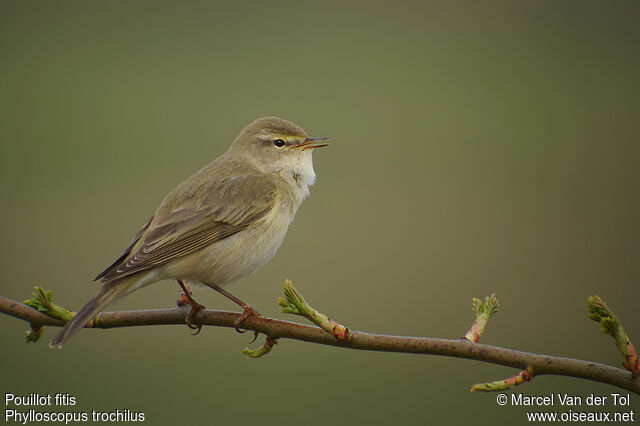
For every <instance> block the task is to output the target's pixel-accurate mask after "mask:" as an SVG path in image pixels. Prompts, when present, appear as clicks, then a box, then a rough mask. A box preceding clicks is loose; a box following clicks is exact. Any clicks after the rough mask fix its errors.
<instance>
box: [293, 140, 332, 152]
mask: <svg viewBox="0 0 640 426" xmlns="http://www.w3.org/2000/svg"><path fill="white" fill-rule="evenodd" d="M330 140H331V139H329V138H305V140H304V141H303V142H302V143H301V144H300V145H298V146H297V147H296V148H299V149H301V150H302V151H306V150H307V149H314V148H322V147H323V146H327V145H329V144H328V143H316V142H317V141H330Z"/></svg>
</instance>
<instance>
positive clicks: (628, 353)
mask: <svg viewBox="0 0 640 426" xmlns="http://www.w3.org/2000/svg"><path fill="white" fill-rule="evenodd" d="M587 309H588V310H589V313H590V315H589V316H588V318H589V319H592V320H594V321H596V322H599V323H600V330H601V331H602V332H603V333H604V334H608V335H609V336H611V337H612V338H613V340H614V341H615V344H616V346H617V347H618V350H619V351H620V353H621V354H622V358H623V359H624V362H623V363H622V366H623V367H624V368H626V369H627V370H629V371H630V372H631V377H633V378H634V379H635V378H638V377H640V358H639V357H638V351H637V350H636V348H635V346H633V343H631V340H630V339H629V336H628V335H627V333H626V332H625V331H624V328H622V324H620V321H618V318H616V316H615V314H614V313H613V311H612V310H611V309H610V308H609V307H608V306H607V304H606V303H604V301H603V300H602V299H601V298H600V296H591V297H589V298H588V299H587Z"/></svg>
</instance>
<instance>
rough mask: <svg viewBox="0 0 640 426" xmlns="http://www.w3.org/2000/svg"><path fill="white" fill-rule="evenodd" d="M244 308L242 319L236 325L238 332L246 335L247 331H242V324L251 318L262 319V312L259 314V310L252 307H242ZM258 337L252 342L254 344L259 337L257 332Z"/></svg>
mask: <svg viewBox="0 0 640 426" xmlns="http://www.w3.org/2000/svg"><path fill="white" fill-rule="evenodd" d="M242 307H243V308H244V311H243V312H242V315H240V318H238V319H237V320H236V321H235V323H234V325H235V328H236V331H237V332H238V333H245V332H246V331H247V330H240V326H241V325H242V323H243V322H244V320H246V319H247V318H249V317H261V316H262V314H261V313H260V312H258V310H257V309H256V308H254V307H253V306H251V305H244V306H242ZM255 334H256V336H255V337H254V339H253V340H252V343H253V342H254V341H255V340H256V337H258V332H257V331H256V332H255Z"/></svg>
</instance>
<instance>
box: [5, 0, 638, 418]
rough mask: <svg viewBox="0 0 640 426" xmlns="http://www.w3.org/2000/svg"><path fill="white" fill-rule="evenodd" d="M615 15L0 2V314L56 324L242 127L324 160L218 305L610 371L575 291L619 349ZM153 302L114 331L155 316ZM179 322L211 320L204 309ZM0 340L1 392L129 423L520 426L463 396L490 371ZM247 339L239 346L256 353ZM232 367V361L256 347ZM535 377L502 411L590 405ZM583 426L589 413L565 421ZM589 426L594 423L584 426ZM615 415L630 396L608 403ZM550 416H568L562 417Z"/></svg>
mask: <svg viewBox="0 0 640 426" xmlns="http://www.w3.org/2000/svg"><path fill="white" fill-rule="evenodd" d="M639 11H640V9H639V8H638V4H637V2H584V1H581V2H556V1H546V2H474V1H468V2H451V3H446V2H395V3H393V4H392V3H391V2H383V1H366V2H337V1H336V2H332V1H325V2H314V3H311V2H295V1H291V2H257V1H239V2H225V3H219V2H206V1H202V2H194V1H182V2H161V1H153V2H152V1H137V2H96V1H92V2H80V1H65V2H61V1H48V2H31V1H3V2H2V3H0V54H1V59H2V66H1V67H0V91H1V95H0V114H1V117H2V118H1V120H0V141H1V147H0V162H1V163H0V174H1V179H0V188H1V192H0V193H1V195H2V220H1V221H0V230H1V235H2V238H1V244H2V245H1V249H2V256H1V258H0V259H1V260H0V262H1V266H2V271H3V278H2V280H1V281H2V282H1V284H0V288H1V292H0V294H2V295H4V296H7V297H10V298H13V299H17V300H23V299H25V298H27V297H28V296H29V295H30V293H31V288H32V286H34V285H36V284H38V285H42V286H44V287H45V288H48V289H52V290H53V294H54V300H55V301H57V302H58V303H60V304H62V305H64V306H67V307H69V308H72V309H78V308H79V307H80V306H81V305H82V304H83V303H84V302H85V301H86V300H88V299H89V298H90V297H91V296H92V295H93V294H94V293H95V292H96V284H95V283H91V279H92V278H93V277H94V276H95V275H96V273H97V272H99V271H101V270H102V269H103V268H104V267H105V266H107V265H108V264H110V263H111V262H112V261H113V260H114V259H115V258H116V257H117V256H119V255H120V253H121V251H122V250H123V249H124V248H125V247H126V245H127V244H128V241H129V239H130V238H131V236H132V235H133V234H134V233H135V232H136V231H137V230H138V228H139V226H141V225H142V224H143V223H144V222H145V221H146V219H147V218H148V217H149V216H150V215H151V213H152V212H153V210H154V209H155V208H156V206H157V204H158V203H159V201H160V200H161V199H162V198H163V197H164V195H165V194H166V193H167V192H168V191H169V190H170V189H171V188H172V187H173V186H174V185H175V184H177V183H178V182H180V181H181V180H182V179H184V178H185V177H187V176H188V175H190V174H191V173H192V172H194V171H195V170H197V169H198V168H200V167H201V166H202V165H204V164H206V163H207V162H209V161H210V160H211V159H212V158H214V157H216V156H218V155H219V154H221V153H222V152H224V151H225V150H226V149H227V147H228V146H229V144H230V143H231V141H232V140H233V138H234V137H235V136H236V135H237V133H238V132H239V131H240V130H241V129H242V128H243V127H244V126H245V125H246V124H248V123H249V122H251V121H252V120H254V119H255V118H256V117H259V116H264V115H277V116H281V117H283V118H287V119H289V120H292V121H294V122H296V123H298V124H300V125H301V126H302V127H303V128H305V129H306V130H307V132H308V133H310V134H311V135H314V136H329V137H331V138H332V139H333V143H332V145H331V147H330V148H327V149H325V150H322V151H318V152H316V153H315V158H314V161H315V168H316V172H317V174H318V182H317V184H316V186H315V187H313V188H312V191H311V197H310V198H309V199H308V200H307V201H306V202H305V203H304V204H303V206H302V207H301V209H300V210H299V212H298V215H297V217H296V219H295V221H294V223H293V224H292V226H291V228H290V229H289V234H288V236H287V238H286V240H285V242H284V244H283V246H282V248H281V249H280V251H279V253H278V255H277V256H276V258H275V259H274V260H273V261H272V262H271V263H270V264H268V265H267V266H266V267H264V268H263V269H262V270H261V271H259V272H258V273H257V274H255V275H254V276H251V277H249V278H245V279H244V280H242V281H240V282H238V283H235V284H234V285H232V286H231V287H230V290H231V291H232V292H233V293H234V294H236V295H237V296H238V297H240V298H242V299H244V300H246V301H248V302H250V303H251V304H253V305H254V306H256V307H257V308H258V309H259V310H260V311H262V313H263V314H266V315H270V316H277V317H280V318H285V316H284V315H282V314H280V313H279V308H278V306H277V305H276V303H275V301H276V298H277V297H278V296H279V295H280V293H281V290H282V283H283V281H284V279H285V278H290V279H292V280H293V282H294V284H295V285H296V286H297V287H298V288H299V289H300V290H301V291H302V292H303V294H304V295H305V296H306V297H307V299H308V300H309V301H310V302H311V303H312V304H313V305H314V306H316V307H318V308H319V309H320V310H322V311H324V312H325V313H327V314H329V315H330V316H331V317H332V318H335V319H336V320H338V321H341V322H343V323H345V324H347V325H349V326H351V327H352V328H355V329H361V330H366V331H372V332H379V333H393V334H404V335H419V336H432V337H447V338H458V337H460V336H462V335H463V334H464V332H465V331H466V330H467V328H468V327H469V325H470V324H471V322H472V320H473V315H472V312H471V310H470V307H471V298H472V297H480V296H484V295H488V294H490V293H492V292H496V293H497V294H498V296H499V298H500V300H501V302H502V305H503V308H502V310H501V311H500V312H499V313H498V314H497V316H496V317H494V319H493V320H492V322H491V323H490V324H489V328H488V330H487V332H486V334H485V336H483V339H482V341H483V342H484V343H489V344H496V345H501V346H506V347H511V348H517V349H522V350H527V351H533V352H540V353H548V354H555V355H564V356H570V357H577V358H583V359H589V360H595V361H600V362H605V363H608V364H612V365H616V366H618V365H620V363H621V359H620V358H619V355H618V353H617V352H616V350H615V348H614V346H613V344H612V342H611V341H610V339H609V338H607V337H604V336H602V335H601V334H600V332H599V330H598V327H597V325H596V324H595V323H593V322H590V321H588V320H587V319H586V299H587V297H588V296H590V295H592V294H599V295H600V296H602V297H603V298H604V299H605V300H606V301H607V302H608V304H609V305H610V306H611V307H612V308H613V309H614V310H615V312H616V313H617V314H618V316H619V317H620V318H621V320H622V321H623V324H624V325H625V327H626V329H627V331H628V332H629V333H630V335H631V336H632V338H633V337H634V336H635V339H636V340H637V341H638V342H636V343H640V321H639V319H640V317H639V316H638V315H639V312H638V300H639V298H640V287H639V286H638V265H639V260H640V259H639V258H638V240H639V238H640V225H639V224H638V219H639V218H640V202H639V197H638V195H639V190H638V183H639V182H640V167H639V166H640V162H639V159H640V149H639V148H638V137H637V134H638V130H639V129H638V127H639V122H640V116H639V113H638V106H639V104H638V99H640V84H639V76H640V56H639V55H638V45H639V44H638V43H639V42H640V27H639V26H638V22H639V17H640V13H639ZM178 294H179V291H178V287H177V285H176V284H175V283H173V282H167V283H162V284H157V285H154V286H152V287H150V288H147V289H145V290H142V291H140V292H138V293H136V294H134V295H132V296H130V297H129V298H127V299H125V300H123V301H121V302H120V303H118V304H117V305H116V306H114V308H115V309H145V308H153V307H170V306H173V305H174V303H175V300H176V298H177V296H178ZM196 296H197V298H198V300H199V301H200V302H201V303H203V304H205V305H206V306H207V307H209V308H221V309H235V307H234V306H233V305H232V304H230V303H229V302H228V301H226V300H225V299H224V298H222V297H220V296H219V295H217V294H216V293H214V292H212V291H206V290H200V291H199V292H198V293H197V294H196ZM25 328H26V326H25V324H24V323H21V322H18V321H17V320H13V319H11V318H9V317H5V316H2V317H0V336H2V351H1V354H0V361H1V362H0V371H1V376H2V378H1V380H0V391H2V392H3V393H4V392H13V393H29V392H39V393H47V392H68V393H70V394H72V395H75V396H76V397H77V399H78V403H79V404H78V405H77V406H76V407H74V410H91V409H96V410H105V411H106V410H115V409H116V408H119V409H125V408H128V409H131V410H134V411H144V412H145V413H146V418H147V423H149V424H154V425H165V424H166V425H170V424H194V423H195V422H196V421H203V422H208V423H211V424H213V423H221V424H243V425H244V424H250V423H253V424H268V425H270V424H293V423H305V424H309V425H324V424H349V423H353V422H358V423H367V424H371V425H386V424H389V423H391V422H397V421H399V422H401V423H402V424H425V423H428V422H433V423H435V424H443V423H445V422H446V424H468V423H469V421H470V417H473V418H474V420H473V422H474V424H489V423H491V424H496V423H497V424H507V423H518V424H520V423H525V418H524V412H525V411H526V410H525V409H524V408H522V407H519V408H518V407H498V406H497V404H496V402H495V395H492V394H471V393H469V391H468V390H469V388H470V386H471V385H472V384H473V383H476V382H481V381H491V380H496V379H500V378H505V377H508V376H511V375H513V374H515V373H516V371H515V370H513V369H510V368H506V367H500V366H495V365H489V364H484V363H480V362H474V361H468V360H459V359H452V358H441V357H435V356H415V355H414V356H412V355H403V354H384V353H369V352H358V351H350V350H341V349H336V348H330V347H322V346H319V345H312V344H304V343H300V342H294V341H289V340H283V341H281V342H280V344H279V345H278V346H277V347H276V349H275V351H274V352H272V353H271V354H270V355H269V356H268V357H265V358H263V359H260V360H248V359H246V358H245V357H244V356H243V355H242V354H241V353H240V350H241V349H242V348H243V347H244V346H245V345H246V344H247V340H248V336H247V335H239V334H237V333H235V332H234V331H233V330H228V329H219V328H213V327H208V328H206V329H205V330H203V332H202V333H201V334H200V335H199V336H197V337H191V336H190V334H189V330H188V329H187V328H186V327H182V326H180V327H178V326H172V327H146V328H128V329H118V330H109V331H101V330H92V331H84V332H82V333H80V334H79V335H78V336H77V337H76V338H75V339H73V340H72V341H71V343H70V344H69V345H67V346H66V347H65V348H64V349H63V350H61V351H55V350H51V349H49V348H48V347H47V341H48V340H50V339H51V338H52V336H53V334H54V332H55V330H47V331H46V333H45V337H44V339H43V341H42V342H39V343H37V344H30V345H25V344H24V342H23V341H24V330H25ZM261 341H262V338H261ZM254 346H257V344H254ZM616 391H617V390H616V389H615V388H613V387H610V386H606V385H600V384H596V383H591V382H587V381H583V380H578V379H571V378H563V377H546V376H545V377H539V378H536V379H535V380H534V381H533V382H532V383H530V384H527V385H524V386H522V387H520V388H518V389H517V392H524V393H525V394H528V395H548V394H549V393H551V392H561V393H562V392H569V393H576V394H582V395H588V394H589V393H596V394H604V395H606V394H608V393H610V392H616ZM582 408H583V411H584V410H586V409H587V407H582ZM607 408H608V409H613V407H610V406H609V407H607ZM632 408H635V410H636V418H637V416H638V415H639V414H640V413H638V408H640V403H639V398H638V397H637V396H632ZM565 411H566V410H565Z"/></svg>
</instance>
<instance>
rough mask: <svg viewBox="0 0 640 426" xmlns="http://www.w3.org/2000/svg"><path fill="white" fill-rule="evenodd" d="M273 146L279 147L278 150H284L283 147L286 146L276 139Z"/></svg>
mask: <svg viewBox="0 0 640 426" xmlns="http://www.w3.org/2000/svg"><path fill="white" fill-rule="evenodd" d="M273 144H274V145H275V146H277V147H278V148H282V147H283V146H285V142H284V141H283V140H282V139H276V140H274V141H273Z"/></svg>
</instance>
